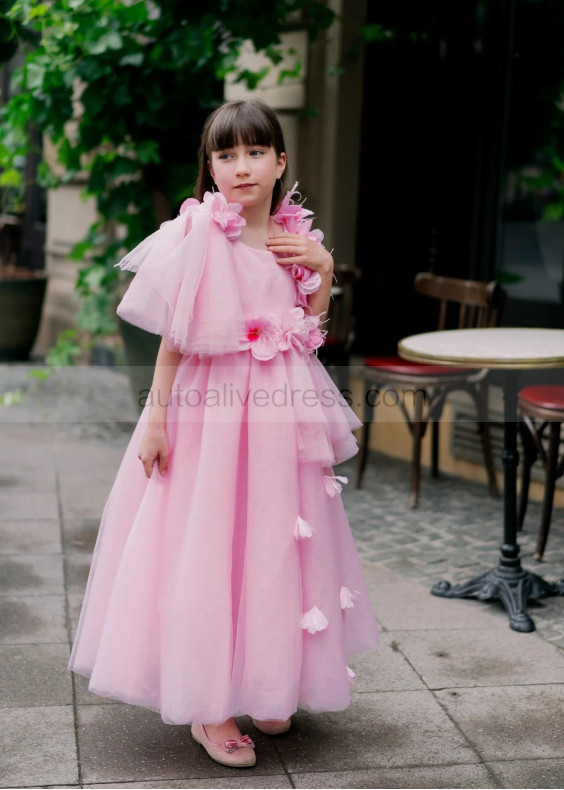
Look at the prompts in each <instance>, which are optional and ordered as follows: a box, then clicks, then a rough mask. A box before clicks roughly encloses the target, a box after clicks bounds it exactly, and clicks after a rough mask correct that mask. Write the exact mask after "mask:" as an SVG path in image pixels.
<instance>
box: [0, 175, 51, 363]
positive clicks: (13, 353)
mask: <svg viewBox="0 0 564 790" xmlns="http://www.w3.org/2000/svg"><path fill="white" fill-rule="evenodd" d="M2 175H4V174H2ZM1 184H2V176H1V175H0V185H1ZM23 198H24V193H23V187H20V186H19V185H15V184H14V185H11V186H5V187H1V188H0V361H2V362H13V361H26V360H28V359H29V357H30V353H31V350H32V348H33V344H34V343H35V339H36V337H37V332H38V329H39V324H40V321H41V313H42V310H43V303H44V300H45V292H46V287H47V275H46V274H45V272H44V271H42V270H36V269H29V268H26V267H24V266H23V265H22V263H21V247H22V228H23V222H24V211H25V204H24V199H23Z"/></svg>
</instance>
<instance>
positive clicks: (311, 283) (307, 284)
mask: <svg viewBox="0 0 564 790" xmlns="http://www.w3.org/2000/svg"><path fill="white" fill-rule="evenodd" d="M291 274H292V277H293V278H294V280H295V281H296V287H297V289H298V303H299V304H300V305H302V306H303V307H305V306H306V305H307V297H308V295H309V294H312V293H315V292H316V291H318V290H319V288H320V286H321V275H320V274H319V272H313V271H312V270H311V269H308V267H307V266H302V265H301V264H299V263H294V264H293V265H292V269H291Z"/></svg>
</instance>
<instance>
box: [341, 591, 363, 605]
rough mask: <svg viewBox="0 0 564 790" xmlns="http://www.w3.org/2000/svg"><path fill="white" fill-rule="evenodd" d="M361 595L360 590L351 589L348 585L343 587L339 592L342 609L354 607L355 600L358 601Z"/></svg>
mask: <svg viewBox="0 0 564 790" xmlns="http://www.w3.org/2000/svg"><path fill="white" fill-rule="evenodd" d="M359 596H360V593H359V592H358V590H349V588H348V587H341V592H340V593H339V599H340V601H341V609H352V608H353V606H354V602H355V601H358V598H359Z"/></svg>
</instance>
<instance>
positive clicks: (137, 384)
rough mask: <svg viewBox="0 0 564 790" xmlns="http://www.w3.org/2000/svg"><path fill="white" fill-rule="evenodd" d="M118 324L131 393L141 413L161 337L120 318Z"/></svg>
mask: <svg viewBox="0 0 564 790" xmlns="http://www.w3.org/2000/svg"><path fill="white" fill-rule="evenodd" d="M118 324H119V331H120V334H121V337H122V340H123V346H124V353H125V363H126V364H125V368H126V371H127V374H128V376H129V383H130V386H131V394H132V395H133V400H134V401H135V404H136V406H137V409H138V411H139V413H141V412H142V411H143V407H144V405H145V402H146V400H147V395H148V394H149V390H150V389H151V383H152V381H153V373H154V370H155V361H156V359H157V353H158V351H159V346H160V344H161V338H160V336H159V335H153V334H151V332H145V330H144V329H139V327H137V326H133V324H128V323H127V322H126V321H122V320H121V319H120V318H118Z"/></svg>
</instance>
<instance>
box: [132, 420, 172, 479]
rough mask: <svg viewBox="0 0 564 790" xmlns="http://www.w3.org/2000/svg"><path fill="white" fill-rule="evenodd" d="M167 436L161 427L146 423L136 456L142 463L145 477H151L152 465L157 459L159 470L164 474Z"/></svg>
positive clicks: (166, 465)
mask: <svg viewBox="0 0 564 790" xmlns="http://www.w3.org/2000/svg"><path fill="white" fill-rule="evenodd" d="M168 451H169V447H168V437H167V435H166V431H165V429H164V426H163V427H160V426H159V427H156V426H154V425H148V426H147V429H146V431H145V435H144V436H143V439H142V441H141V444H140V446H139V452H138V454H137V457H138V458H139V460H140V461H141V463H142V464H143V469H144V470H145V474H146V475H147V477H151V475H152V473H153V466H154V463H155V461H156V460H157V459H158V462H159V472H160V473H161V475H166V473H167V469H168Z"/></svg>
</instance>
